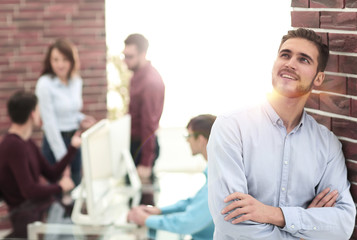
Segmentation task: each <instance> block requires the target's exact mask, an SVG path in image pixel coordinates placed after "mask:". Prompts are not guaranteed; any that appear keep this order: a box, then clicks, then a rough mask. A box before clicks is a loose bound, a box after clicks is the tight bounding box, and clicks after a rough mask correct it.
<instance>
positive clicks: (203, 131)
mask: <svg viewBox="0 0 357 240" xmlns="http://www.w3.org/2000/svg"><path fill="white" fill-rule="evenodd" d="M215 120H216V116H213V115H211V114H202V115H198V116H197V117H194V118H192V119H191V120H190V121H189V122H188V124H187V127H186V128H187V129H188V128H190V129H191V130H192V131H193V133H194V137H195V138H197V137H198V136H199V135H202V136H204V137H205V138H206V139H208V138H209V135H210V134H211V128H212V125H213V123H214V121H215Z"/></svg>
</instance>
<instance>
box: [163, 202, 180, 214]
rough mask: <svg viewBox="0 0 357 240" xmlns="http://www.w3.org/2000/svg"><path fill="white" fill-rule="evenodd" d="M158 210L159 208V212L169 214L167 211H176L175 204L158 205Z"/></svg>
mask: <svg viewBox="0 0 357 240" xmlns="http://www.w3.org/2000/svg"><path fill="white" fill-rule="evenodd" d="M160 210H161V214H169V213H173V212H177V207H176V206H175V204H173V205H169V206H166V207H160Z"/></svg>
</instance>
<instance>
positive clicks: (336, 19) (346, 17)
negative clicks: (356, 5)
mask: <svg viewBox="0 0 357 240" xmlns="http://www.w3.org/2000/svg"><path fill="white" fill-rule="evenodd" d="M320 27H321V28H326V29H339V30H357V13H356V12H321V17H320Z"/></svg>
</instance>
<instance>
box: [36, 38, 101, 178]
mask: <svg viewBox="0 0 357 240" xmlns="http://www.w3.org/2000/svg"><path fill="white" fill-rule="evenodd" d="M78 61H79V59H78V54H77V49H76V48H75V47H74V45H73V44H72V43H71V42H70V41H68V40H66V39H58V40H57V41H56V42H55V43H53V44H52V45H50V46H49V48H48V51H47V54H46V57H45V60H44V67H43V71H42V74H41V77H40V78H39V79H38V82H37V85H36V95H37V97H38V99H39V106H40V112H41V118H42V121H43V130H44V133H45V136H44V139H43V144H42V151H43V154H44V155H45V157H46V159H47V160H48V161H49V162H50V163H52V164H54V163H55V162H57V161H59V160H60V159H62V157H63V156H64V155H65V154H66V153H67V147H68V145H69V143H70V139H71V137H72V136H73V134H74V133H75V132H76V131H77V130H78V129H80V128H82V129H86V128H88V127H90V126H91V125H93V124H94V123H95V119H94V118H93V117H91V116H87V115H84V114H83V113H81V112H80V111H81V109H82V105H83V103H82V84H83V82H82V79H81V77H80V76H79V75H78V73H77V70H78V66H79V62H78ZM65 174H67V175H69V174H71V176H72V180H73V182H74V183H75V185H78V184H79V183H80V180H81V152H80V151H78V152H77V155H76V157H75V160H74V161H73V162H72V164H71V168H70V170H69V169H68V170H67V171H66V172H65Z"/></svg>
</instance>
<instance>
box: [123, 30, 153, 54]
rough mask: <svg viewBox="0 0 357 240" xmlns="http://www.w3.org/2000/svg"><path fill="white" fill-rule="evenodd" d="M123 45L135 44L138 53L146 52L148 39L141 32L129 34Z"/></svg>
mask: <svg viewBox="0 0 357 240" xmlns="http://www.w3.org/2000/svg"><path fill="white" fill-rule="evenodd" d="M124 43H125V45H135V46H136V48H137V49H138V52H139V53H143V52H146V51H147V50H148V47H149V41H148V40H147V39H146V38H145V37H144V36H143V35H141V34H139V33H134V34H130V35H129V36H128V37H127V38H126V39H125V41H124Z"/></svg>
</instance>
